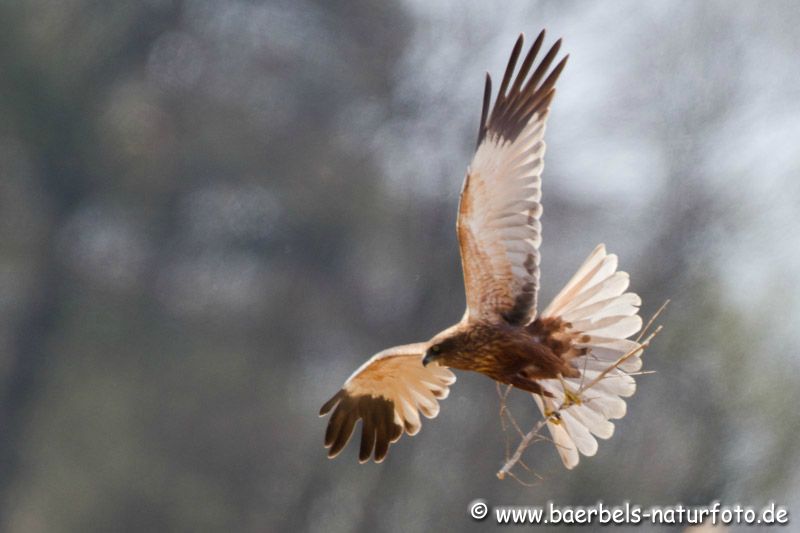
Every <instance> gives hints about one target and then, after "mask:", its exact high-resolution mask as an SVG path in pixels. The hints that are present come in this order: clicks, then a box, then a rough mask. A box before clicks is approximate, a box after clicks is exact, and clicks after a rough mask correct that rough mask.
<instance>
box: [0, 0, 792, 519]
mask: <svg viewBox="0 0 800 533" xmlns="http://www.w3.org/2000/svg"><path fill="white" fill-rule="evenodd" d="M798 26H800V9H798V7H797V5H796V3H795V2H792V1H790V0H784V1H776V2H770V3H755V2H722V1H716V2H702V3H700V2H691V3H690V2H678V1H660V2H651V3H648V4H646V5H645V4H644V3H640V2H634V1H632V0H631V1H614V2H603V3H599V2H597V3H585V2H556V1H552V0H551V1H537V2H531V1H523V0H519V1H512V2H505V3H503V6H502V7H498V6H496V5H493V4H490V3H488V2H477V1H469V2H461V1H456V0H448V1H440V2H426V1H423V0H406V1H402V2H377V1H376V2H370V1H368V0H354V1H322V0H301V1H292V2H290V1H288V0H286V1H281V0H275V1H271V2H267V3H260V2H251V1H244V0H240V1H234V0H231V1H224V2H222V1H204V0H193V1H188V0H187V1H184V2H180V1H170V0H148V1H139V2H133V1H131V2H124V1H119V2H97V1H90V0H69V1H64V2H48V1H44V0H28V1H21V2H3V3H2V4H0V117H2V120H0V469H1V470H0V529H1V530H3V531H11V532H39V531H82V532H85V531H294V530H310V531H317V530H319V531H326V532H333V531H354V530H363V531H372V530H376V529H377V530H390V531H418V530H426V529H433V530H442V529H445V528H448V527H455V528H457V529H470V528H473V529H476V530H477V529H483V528H486V527H489V526H490V524H488V523H475V522H472V521H471V520H470V519H469V518H468V516H467V512H466V507H467V504H468V502H470V501H471V500H473V499H474V498H478V497H482V498H486V499H487V500H488V501H489V503H491V504H542V503H543V502H544V501H546V500H548V499H552V500H554V501H555V502H557V503H558V504H562V505H567V504H584V505H585V504H593V503H595V502H596V501H597V500H603V501H604V502H607V503H620V502H622V501H623V500H626V499H627V500H632V501H634V502H635V503H640V504H643V505H651V504H653V505H655V504H664V505H667V504H673V503H677V502H683V503H686V504H693V505H699V504H704V503H708V502H710V501H712V500H714V499H720V500H722V501H723V502H724V503H733V502H736V501H741V502H742V503H746V504H752V505H757V504H761V503H763V502H766V501H767V500H770V499H774V500H777V502H778V503H779V504H785V505H789V506H794V507H795V508H800V505H798V504H800V498H798V494H800V490H798V488H800V468H798V467H800V463H799V462H798V454H797V452H796V445H795V443H794V438H795V436H796V434H797V432H798V430H799V429H800V412H798V410H797V409H796V405H797V404H798V401H800V392H798V385H799V384H800V378H798V375H800V373H799V372H798V371H799V370H800V365H799V364H798V358H797V353H796V350H795V349H794V346H796V345H797V344H798V341H800V335H798V333H797V329H796V327H795V326H796V324H798V323H799V322H800V298H798V296H800V285H798V283H800V274H799V273H800V207H798V205H800V202H798V200H800V180H798V174H800V151H798V150H797V146H798V139H800V103H799V102H800V79H798V61H797V58H798V57H800V33H798V32H797V27H798ZM542 27H546V28H548V31H549V34H548V35H549V39H548V42H551V41H552V40H554V39H555V38H557V37H559V36H563V37H564V39H565V43H564V49H565V51H567V52H569V53H570V54H571V60H570V64H569V65H568V67H567V70H566V71H565V73H564V75H563V76H562V79H561V82H560V84H559V94H558V96H557V98H556V101H555V104H554V109H553V113H552V118H551V121H550V126H549V129H548V157H547V165H546V169H545V174H544V216H543V224H544V244H543V285H544V289H543V295H542V298H541V301H542V302H543V303H544V302H546V301H547V300H549V298H551V297H552V296H553V295H554V294H555V293H556V292H557V291H558V289H559V288H560V286H561V285H563V283H565V282H566V280H567V279H568V277H569V276H570V274H571V273H572V271H574V270H575V269H576V268H577V266H578V265H579V264H580V262H581V261H582V259H583V258H584V257H585V256H586V255H587V254H588V253H589V251H591V249H592V248H593V247H594V245H595V244H596V243H598V242H601V241H602V242H605V243H606V244H607V245H608V247H609V249H610V250H611V251H613V252H616V253H618V254H619V255H620V258H621V261H620V262H621V265H622V268H623V269H625V270H627V271H628V272H630V273H631V278H632V288H633V289H634V290H635V291H637V292H639V293H640V294H641V295H642V296H643V298H644V301H645V305H644V308H643V313H644V314H645V315H649V314H651V313H652V312H654V311H655V310H656V309H657V308H658V307H659V306H660V304H661V303H662V302H663V300H665V299H666V298H671V299H672V306H671V308H670V309H669V311H668V312H667V313H666V314H665V315H664V316H663V317H662V320H661V321H662V322H663V323H664V325H665V328H666V329H665V330H664V333H663V334H662V335H661V336H660V337H659V338H658V339H657V340H656V342H655V345H654V346H653V347H652V349H650V350H649V351H648V352H647V353H646V354H645V367H646V369H649V370H655V371H656V372H657V373H656V374H655V375H651V376H647V377H642V378H640V387H639V391H638V392H637V394H636V396H634V397H633V398H632V399H631V401H630V402H629V409H628V412H629V414H628V416H627V417H626V418H625V419H623V420H622V421H620V422H619V423H618V424H617V432H616V434H615V435H614V437H613V438H612V439H611V440H610V441H608V442H601V445H600V450H599V452H598V454H597V456H596V457H594V458H590V459H585V460H583V461H582V462H581V465H580V466H579V467H578V468H577V469H576V470H575V471H572V472H567V471H565V470H563V468H562V467H561V465H560V462H559V460H558V458H557V455H556V453H555V451H554V450H553V449H552V445H550V444H547V443H540V444H538V445H536V446H534V447H532V448H531V449H530V450H529V452H528V455H527V457H528V462H529V464H531V466H533V467H534V468H535V469H536V470H537V471H538V472H539V473H540V474H541V475H542V477H543V479H542V480H540V481H539V482H538V483H537V484H536V485H535V486H534V487H533V488H525V487H522V486H520V485H519V484H517V483H515V482H514V481H509V480H506V481H502V482H501V481H499V480H497V479H496V478H495V477H494V473H495V472H496V470H497V469H498V468H499V466H500V464H501V461H502V458H503V449H504V438H503V435H502V433H501V431H500V422H499V418H498V414H497V409H498V400H497V397H496V393H495V387H494V384H493V383H491V382H490V381H489V380H487V379H486V378H483V377H481V376H473V375H461V376H459V382H458V383H457V385H456V386H455V387H454V388H453V389H452V392H451V395H450V398H449V399H448V400H447V401H445V402H444V403H443V404H442V407H443V409H442V412H441V415H440V416H439V418H437V419H436V420H434V421H428V422H426V423H423V426H424V429H423V431H422V432H421V433H420V434H419V435H418V436H417V437H415V438H413V439H409V438H403V439H402V440H401V441H400V442H399V443H398V444H396V445H395V446H393V447H392V450H391V452H390V454H389V457H388V458H387V460H386V462H385V463H384V464H382V465H377V466H376V465H374V464H370V465H365V466H359V465H358V464H357V462H356V457H355V452H354V450H352V449H351V448H352V445H351V447H349V448H348V449H346V450H345V451H344V452H343V454H342V456H341V457H340V458H338V459H337V460H335V461H329V460H328V459H326V457H325V450H324V449H323V447H322V436H323V431H324V424H325V421H323V420H320V419H318V418H317V416H316V413H317V410H318V408H319V406H320V405H321V403H322V402H323V401H324V400H326V399H327V398H328V397H329V396H330V395H331V394H333V393H334V392H335V391H336V390H337V389H338V388H339V387H340V386H341V383H342V382H343V381H344V379H346V377H347V376H348V375H349V373H350V372H351V371H352V370H353V369H354V368H355V367H356V366H357V365H359V364H360V363H361V362H362V361H363V360H365V359H366V358H367V357H369V356H370V355H371V354H373V353H375V352H376V351H378V350H380V349H382V348H385V347H387V346H391V345H394V344H400V343H407V342H414V341H418V340H424V339H427V338H429V337H430V336H431V335H432V334H434V333H436V332H437V331H438V330H439V329H440V328H442V327H445V326H447V325H449V324H451V323H453V322H454V321H456V320H457V319H458V318H459V317H460V316H461V313H462V311H463V306H464V303H463V289H462V281H461V272H460V265H459V260H458V249H457V243H456V239H455V231H454V227H455V213H456V205H457V201H458V192H459V189H460V185H461V180H462V177H463V173H464V169H465V167H466V164H467V162H468V161H469V158H470V156H471V149H472V148H473V146H474V139H475V135H476V131H477V120H478V116H479V112H480V101H481V96H482V83H483V72H484V71H485V70H487V69H488V70H490V71H491V72H492V73H493V74H494V75H495V76H499V75H500V74H501V72H502V69H503V68H504V66H505V62H506V59H507V55H508V53H509V51H510V48H511V46H512V44H513V42H514V40H515V38H516V35H517V34H518V33H519V32H520V31H524V32H526V34H528V35H533V34H535V33H536V32H538V30H539V29H540V28H542ZM514 409H515V413H516V415H517V416H518V417H519V418H521V419H522V420H523V421H524V422H525V423H526V424H527V425H532V424H533V422H534V421H535V419H536V417H537V416H538V415H537V413H536V412H535V408H534V407H533V404H532V403H530V401H529V400H527V399H526V397H524V396H522V395H519V396H518V397H516V399H515V404H514Z"/></svg>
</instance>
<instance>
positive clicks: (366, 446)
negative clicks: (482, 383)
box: [319, 343, 456, 463]
mask: <svg viewBox="0 0 800 533" xmlns="http://www.w3.org/2000/svg"><path fill="white" fill-rule="evenodd" d="M426 348H427V344H425V343H419V344H408V345H405V346H397V347H395V348H389V349H388V350H384V351H382V352H380V353H378V354H376V355H375V356H373V357H372V358H371V359H370V360H369V361H367V362H366V363H364V364H363V365H362V366H361V368H359V369H358V370H356V371H355V372H354V373H353V375H352V376H350V377H349V378H348V380H347V381H346V382H345V384H344V386H343V387H342V389H341V390H340V391H339V392H337V393H336V394H335V395H334V396H333V398H331V399H330V400H328V401H327V402H326V403H325V405H323V406H322V408H321V409H320V411H319V414H320V416H323V415H325V414H327V413H328V412H330V410H331V409H334V408H335V409H334V411H333V414H332V415H331V418H330V420H329V421H328V429H327V430H326V431H325V446H326V447H328V448H330V449H329V450H328V457H336V455H338V454H339V452H341V451H342V449H343V448H344V447H345V446H346V445H347V442H348V441H349V440H350V436H351V435H352V433H353V430H354V429H355V425H356V422H357V421H358V420H359V419H360V420H361V448H360V451H359V452H358V460H359V461H360V462H362V463H364V462H366V461H368V460H369V458H370V456H371V455H372V453H373V449H374V451H375V461H376V462H381V461H383V459H384V457H386V453H387V452H388V450H389V444H390V443H392V442H395V441H397V440H398V439H399V438H400V436H401V435H402V434H403V430H405V432H406V433H408V434H409V435H416V434H417V432H418V431H419V429H420V419H419V413H420V411H421V412H422V414H423V415H425V416H426V417H428V418H434V417H435V416H436V415H438V414H439V402H438V400H443V399H444V398H447V395H448V394H449V392H450V389H449V386H450V385H451V384H453V383H454V382H455V380H456V377H455V376H454V375H453V373H452V372H450V370H448V369H447V368H444V367H441V366H439V365H438V364H436V363H431V364H429V365H428V366H423V365H422V356H423V354H424V353H425V349H426Z"/></svg>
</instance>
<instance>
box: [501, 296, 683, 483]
mask: <svg viewBox="0 0 800 533" xmlns="http://www.w3.org/2000/svg"><path fill="white" fill-rule="evenodd" d="M668 304H669V300H667V301H665V302H664V304H663V305H662V306H661V307H660V308H659V309H658V311H656V312H655V314H654V315H653V316H652V318H650V320H649V321H648V322H647V324H646V325H645V327H644V328H642V331H641V333H640V334H639V336H638V337H637V339H636V343H637V346H636V348H634V349H632V350H630V351H629V352H627V353H626V354H623V355H622V356H621V357H620V358H619V359H617V360H616V361H615V362H614V363H612V364H611V365H609V366H608V367H607V368H606V369H604V370H603V371H602V372H601V373H600V374H598V375H597V376H596V377H595V378H594V379H592V380H591V381H590V382H589V383H584V382H583V377H582V378H581V383H580V385H579V388H578V390H577V391H572V390H570V389H569V388H568V387H567V385H566V383H565V382H564V380H563V379H561V377H560V376H559V379H561V386H562V388H563V389H564V401H563V402H562V403H561V405H559V406H558V408H557V409H555V410H553V411H552V412H550V413H549V414H547V415H546V416H545V417H544V418H543V419H542V420H540V421H538V422H537V423H536V424H535V425H534V426H533V428H531V430H530V431H529V432H528V433H527V434H525V435H524V436H523V437H522V440H521V441H520V443H519V445H518V446H517V448H516V450H515V451H514V454H513V455H512V456H511V457H510V458H509V457H508V450H506V462H505V464H504V465H503V467H502V468H501V469H500V470H499V471H498V472H497V477H498V478H499V479H504V478H505V477H506V475H509V476H511V477H513V478H514V479H516V480H517V481H519V482H520V483H522V484H523V485H526V486H530V485H529V484H527V483H524V482H522V480H520V479H519V478H518V477H517V476H516V475H514V473H513V472H512V471H511V470H512V469H513V468H514V466H516V465H517V464H522V465H524V467H525V469H526V470H529V471H530V468H528V466H527V465H525V464H524V462H522V454H523V453H524V452H525V450H527V449H528V447H529V446H530V445H531V444H532V443H533V442H534V439H537V438H539V439H544V437H543V436H542V435H540V431H541V430H542V428H543V427H544V426H545V425H546V424H547V423H548V422H550V421H552V420H554V419H556V418H558V417H559V415H560V412H561V410H562V409H565V408H567V407H570V406H571V405H574V404H575V403H576V399H577V401H589V400H590V399H585V398H582V395H583V393H584V392H586V391H587V390H589V389H591V388H592V387H594V386H595V385H597V384H598V383H599V382H600V381H601V380H602V379H606V378H608V377H617V376H608V374H609V373H610V372H611V371H613V370H615V369H617V368H619V366H620V365H622V364H623V363H625V361H628V360H629V359H630V358H631V357H635V356H637V355H639V354H640V353H642V352H643V351H644V350H645V349H646V348H648V347H649V346H650V343H651V342H652V340H653V339H654V338H655V337H656V335H658V334H659V333H660V332H661V330H662V326H660V325H659V326H657V327H656V328H655V329H654V330H653V332H652V333H650V334H649V335H647V337H646V338H645V340H644V341H643V342H639V341H640V340H641V339H642V337H644V336H645V335H646V334H647V332H648V331H649V329H650V327H651V326H652V325H653V323H654V322H655V320H656V319H657V318H658V316H659V315H660V314H661V312H662V311H663V310H664V309H665V308H666V307H667V305H668ZM651 373H653V372H651V371H640V372H632V373H630V374H628V373H626V375H644V374H651ZM510 388H511V387H509V389H508V390H506V393H505V395H504V396H502V397H501V401H502V406H501V414H502V413H504V414H506V415H507V416H508V417H509V420H513V424H514V426H515V427H516V429H517V430H518V431H519V432H520V433H521V430H520V429H519V427H518V425H517V424H516V421H515V420H514V419H513V417H512V416H511V413H510V411H509V410H508V408H507V407H506V404H505V400H506V397H507V396H508V391H509V390H510ZM499 390H500V389H499V387H498V393H499ZM504 428H505V426H504ZM534 475H535V473H534ZM537 477H538V476H537Z"/></svg>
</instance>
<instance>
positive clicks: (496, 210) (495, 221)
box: [457, 32, 566, 325]
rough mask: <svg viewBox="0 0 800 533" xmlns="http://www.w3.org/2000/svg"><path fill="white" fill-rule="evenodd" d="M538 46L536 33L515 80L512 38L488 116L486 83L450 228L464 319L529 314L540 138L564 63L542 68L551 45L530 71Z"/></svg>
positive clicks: (535, 283)
mask: <svg viewBox="0 0 800 533" xmlns="http://www.w3.org/2000/svg"><path fill="white" fill-rule="evenodd" d="M543 40H544V32H542V33H540V34H539V36H538V37H537V39H536V40H535V41H534V43H533V45H532V46H531V48H530V51H529V52H528V53H527V55H526V56H525V59H524V60H523V61H522V63H521V64H520V67H519V70H518V71H517V72H516V75H515V74H514V71H515V70H516V64H517V59H518V58H519V56H520V52H521V51H522V44H523V37H522V36H521V35H520V37H519V39H518V40H517V43H516V45H515V46H514V49H513V51H512V53H511V57H510V58H509V61H508V66H507V67H506V72H505V75H504V76H503V81H502V83H501V85H500V89H499V91H498V93H497V97H496V99H495V102H494V106H493V107H492V109H491V113H490V112H489V104H490V101H491V92H492V91H491V88H492V83H491V77H489V76H488V75H487V77H486V89H485V92H484V100H483V111H482V113H481V124H480V129H479V134H478V147H477V150H476V152H475V156H474V157H473V159H472V163H471V164H470V166H469V169H468V171H467V176H466V178H465V179H464V187H463V189H462V191H461V201H460V204H459V209H458V226H457V228H458V240H459V245H460V247H461V263H462V266H463V269H464V284H465V287H466V292H467V311H468V313H469V318H470V319H472V320H483V321H492V322H497V321H498V320H503V321H505V322H507V323H510V324H513V325H526V324H528V323H529V322H530V321H531V320H533V318H534V316H535V313H536V294H537V291H538V288H539V245H540V243H541V240H542V239H541V231H542V227H541V223H540V222H539V217H540V216H541V213H542V206H541V204H540V203H539V201H540V200H541V195H542V193H541V175H542V168H543V166H544V151H545V144H544V140H543V138H544V130H545V122H546V120H547V114H548V112H549V109H550V102H551V101H552V99H553V95H554V91H555V89H554V86H555V83H556V80H557V79H558V76H559V75H560V74H561V71H562V70H563V68H564V65H565V64H566V58H564V59H562V60H561V61H560V62H559V63H558V64H557V65H556V66H555V67H554V68H553V69H552V70H550V66H551V65H552V64H553V61H554V59H555V57H556V55H557V54H558V51H559V47H560V41H557V42H556V43H555V44H554V45H553V47H552V48H550V50H549V51H548V52H547V54H545V56H544V57H543V58H542V59H541V61H539V63H538V65H536V67H535V68H533V70H532V67H533V65H534V61H535V60H536V56H537V54H538V52H539V50H540V49H541V46H542V42H543ZM531 70H532V72H531ZM529 73H531V74H530V76H528V74H529ZM512 79H513V80H512Z"/></svg>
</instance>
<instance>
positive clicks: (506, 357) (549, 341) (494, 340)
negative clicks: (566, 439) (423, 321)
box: [434, 319, 578, 393]
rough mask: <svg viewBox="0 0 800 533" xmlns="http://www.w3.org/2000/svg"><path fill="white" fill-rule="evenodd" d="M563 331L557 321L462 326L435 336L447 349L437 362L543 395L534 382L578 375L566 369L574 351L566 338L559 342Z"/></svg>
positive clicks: (562, 325)
mask: <svg viewBox="0 0 800 533" xmlns="http://www.w3.org/2000/svg"><path fill="white" fill-rule="evenodd" d="M564 327H565V324H563V323H562V322H560V321H558V320H557V319H556V320H547V321H543V320H535V321H534V322H532V323H531V324H529V325H526V326H516V325H511V324H508V323H504V322H499V323H494V324H493V323H488V322H476V323H472V324H470V323H461V324H459V325H458V326H456V327H455V328H452V329H449V330H445V332H444V335H442V334H439V335H437V337H436V338H439V337H442V338H443V339H444V340H443V341H442V342H443V343H445V344H446V345H447V352H446V355H444V356H443V357H442V358H441V359H440V360H439V361H440V363H441V364H443V365H445V366H447V367H450V368H455V369H458V370H469V371H473V372H479V373H481V374H485V375H487V376H489V377H490V378H492V379H494V380H495V381H499V382H500V383H506V384H508V385H514V386H515V387H517V388H520V389H522V390H526V391H528V392H536V393H542V388H541V386H540V385H539V384H538V383H536V381H535V380H537V379H548V378H551V379H555V378H558V376H559V375H562V376H570V377H574V376H577V375H578V374H577V371H576V369H575V368H573V367H572V366H570V365H569V361H570V357H568V355H567V354H568V353H569V352H570V350H573V351H575V350H574V349H573V348H572V347H571V342H570V340H569V338H567V339H561V340H559V339H558V336H559V334H562V333H563V331H564ZM434 342H435V341H434ZM434 346H436V344H434Z"/></svg>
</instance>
